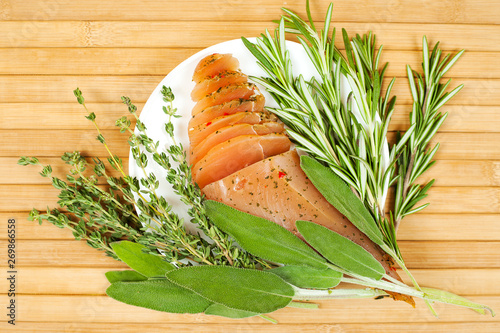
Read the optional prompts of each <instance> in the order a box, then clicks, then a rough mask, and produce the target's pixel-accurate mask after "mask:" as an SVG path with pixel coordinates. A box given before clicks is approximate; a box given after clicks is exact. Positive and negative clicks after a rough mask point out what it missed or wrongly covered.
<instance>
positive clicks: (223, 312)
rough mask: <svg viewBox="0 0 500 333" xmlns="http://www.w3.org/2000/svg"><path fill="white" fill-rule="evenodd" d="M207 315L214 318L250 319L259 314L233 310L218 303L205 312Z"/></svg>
mask: <svg viewBox="0 0 500 333" xmlns="http://www.w3.org/2000/svg"><path fill="white" fill-rule="evenodd" d="M205 314H207V315H213V316H221V317H226V318H234V319H240V318H248V317H253V316H258V315H259V314H258V313H255V312H250V311H243V310H236V309H231V308H228V307H227V306H225V305H222V304H218V303H214V304H212V305H210V306H209V307H208V308H207V309H206V310H205Z"/></svg>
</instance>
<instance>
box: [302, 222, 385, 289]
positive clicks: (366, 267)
mask: <svg viewBox="0 0 500 333" xmlns="http://www.w3.org/2000/svg"><path fill="white" fill-rule="evenodd" d="M296 225H297V229H298V230H299V232H300V234H301V235H302V236H303V237H304V239H305V240H306V242H307V243H308V244H310V245H311V246H312V247H313V248H314V249H316V251H318V252H319V253H320V254H321V255H322V256H323V257H325V258H326V259H327V260H328V261H330V262H331V263H332V264H334V265H335V266H338V267H340V268H342V269H345V270H346V271H348V272H352V273H355V274H358V275H361V276H365V277H369V278H372V279H374V280H380V279H381V278H382V277H383V276H384V274H385V270H384V268H383V267H382V265H381V264H380V263H379V262H378V261H377V260H376V259H375V258H374V257H373V256H372V255H371V254H370V253H369V252H368V251H366V250H365V249H363V248H362V247H361V246H360V245H358V244H356V243H354V242H352V241H350V240H348V239H347V238H345V237H342V236H340V235H339V234H337V233H336V232H333V231H331V230H330V229H328V228H326V227H323V226H321V225H318V224H316V223H313V222H308V221H297V223H296Z"/></svg>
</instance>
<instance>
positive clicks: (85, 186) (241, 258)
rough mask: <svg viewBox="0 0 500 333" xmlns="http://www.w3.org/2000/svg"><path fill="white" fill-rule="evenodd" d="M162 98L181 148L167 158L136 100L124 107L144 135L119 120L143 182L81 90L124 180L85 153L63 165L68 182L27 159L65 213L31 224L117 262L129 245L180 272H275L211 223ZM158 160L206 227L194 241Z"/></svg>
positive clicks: (34, 214) (37, 216) (34, 216)
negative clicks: (199, 267) (152, 167)
mask: <svg viewBox="0 0 500 333" xmlns="http://www.w3.org/2000/svg"><path fill="white" fill-rule="evenodd" d="M161 93H162V96H163V100H164V102H165V103H167V105H166V106H164V107H163V111H164V112H165V113H166V114H167V115H168V116H169V117H168V121H167V123H166V124H165V131H166V132H167V134H168V135H169V137H170V138H171V139H172V140H173V142H174V144H172V145H171V146H169V147H167V148H166V150H165V151H161V149H160V147H159V145H160V144H159V142H155V141H154V140H152V139H151V138H150V137H148V135H147V133H146V126H145V125H144V124H143V123H142V122H141V121H140V119H139V117H138V115H137V113H136V111H137V108H136V106H135V105H133V104H132V102H131V101H130V99H129V98H127V97H122V101H123V102H124V104H126V105H127V107H128V110H129V112H130V113H131V114H132V115H133V116H134V118H135V121H136V129H137V131H136V132H134V131H133V130H132V128H131V125H132V122H131V120H130V119H128V118H127V117H121V118H120V119H118V120H117V121H116V126H117V127H119V128H120V131H121V132H126V131H128V132H129V133H130V137H129V140H128V142H129V144H130V146H131V151H132V156H133V158H134V160H135V161H136V163H137V165H138V166H139V167H140V169H141V170H142V172H143V175H144V176H143V177H142V178H140V179H139V178H136V177H131V176H129V175H127V174H126V173H125V171H124V168H123V162H122V160H121V159H120V158H119V157H118V156H116V155H113V154H112V153H111V150H110V149H109V147H108V145H107V143H106V139H105V138H104V136H103V135H102V132H101V131H100V129H99V126H98V125H97V123H96V115H95V113H93V112H90V111H89V110H88V109H87V107H86V105H85V99H84V97H83V95H82V92H81V90H80V89H78V88H77V89H75V91H74V94H75V96H76V98H77V101H78V103H79V104H81V105H82V106H83V107H84V108H85V110H87V112H88V114H87V115H86V118H87V119H88V120H90V121H91V122H92V123H93V124H94V125H95V127H96V130H97V132H98V135H97V140H98V141H99V142H101V143H102V144H103V145H104V146H105V148H106V150H107V151H108V153H109V155H110V157H108V158H107V162H108V164H109V166H110V167H111V168H113V169H115V170H117V171H118V172H119V173H121V175H122V176H121V177H113V176H111V174H110V172H109V166H106V164H105V163H104V162H103V161H102V160H100V159H98V158H93V159H92V163H89V162H88V161H87V160H86V159H85V158H84V157H83V156H81V154H80V153H79V152H73V153H65V154H63V156H62V157H61V159H62V160H63V161H64V162H65V163H67V164H69V165H70V166H71V169H70V170H69V174H68V175H67V176H66V180H62V179H60V178H57V177H55V176H53V175H52V167H51V166H50V165H45V166H44V165H42V164H41V163H40V162H39V160H38V159H37V158H35V157H25V156H23V157H21V158H20V160H19V162H18V163H19V164H21V165H39V166H41V167H42V171H41V172H40V174H41V175H42V176H43V177H48V178H50V179H51V181H52V185H53V186H54V187H55V188H57V189H58V190H60V194H59V201H58V204H59V206H60V207H61V208H57V209H50V208H47V212H46V213H45V214H44V213H41V212H40V211H38V210H36V209H33V210H32V211H31V213H30V216H29V219H30V220H37V221H39V222H40V223H42V221H43V220H45V221H48V222H50V223H52V224H54V225H56V226H58V227H60V228H68V229H70V230H71V231H72V232H73V235H74V237H75V238H76V239H84V240H86V241H87V243H88V244H89V245H90V246H92V247H93V248H96V249H100V250H104V251H105V252H106V254H107V255H109V256H111V257H113V258H115V259H118V257H117V256H116V254H115V253H114V251H113V249H112V248H111V246H110V243H112V242H115V241H118V240H130V241H133V242H137V243H140V244H143V245H145V246H147V248H148V250H149V251H150V253H153V254H155V255H161V256H162V257H163V258H164V259H165V260H167V261H169V262H171V263H174V264H176V265H177V266H178V267H180V266H185V265H191V264H192V263H193V262H198V263H202V264H206V265H231V266H235V267H246V268H255V267H266V268H269V267H270V264H268V263H267V262H265V261H264V260H262V259H260V258H257V257H255V256H252V255H250V254H249V253H247V252H246V251H243V250H241V249H240V248H238V247H237V246H236V245H235V244H234V242H233V241H232V240H231V239H230V238H229V236H228V235H227V234H225V233H223V232H221V231H220V230H219V229H218V228H217V227H215V226H214V225H213V224H212V223H211V222H210V220H209V219H208V218H207V216H206V212H205V209H204V205H203V200H204V198H203V196H202V194H201V191H200V189H199V188H198V186H197V185H196V184H194V182H193V181H192V175H191V169H190V166H189V164H188V163H187V160H186V154H185V152H184V149H183V147H182V145H180V144H177V143H176V142H175V137H174V126H173V124H172V119H173V118H177V117H179V115H177V114H176V111H177V110H176V109H175V108H174V107H173V104H172V102H173V100H174V95H173V93H172V91H171V90H170V89H169V88H166V87H163V89H162V91H161ZM151 158H152V159H153V161H154V163H157V164H158V165H160V166H161V167H162V168H164V169H165V170H167V177H166V180H167V181H168V183H170V184H171V185H172V187H173V189H174V191H175V193H176V194H177V195H179V196H180V197H181V200H182V201H183V202H184V203H185V204H187V205H188V206H189V207H190V208H189V215H190V217H191V222H193V223H194V224H196V225H197V226H198V227H199V231H200V233H197V234H192V233H189V232H188V231H187V230H186V229H185V225H184V221H183V219H182V218H180V217H179V216H178V215H177V214H176V213H175V212H174V211H173V209H172V206H171V204H169V203H168V202H167V201H166V200H165V198H163V197H162V196H161V195H160V194H159V193H157V189H158V187H159V180H158V179H157V178H156V176H155V174H154V173H147V172H146V167H147V165H148V163H149V161H150V159H151ZM87 169H92V171H93V174H92V175H90V176H87V175H86V173H85V171H86V170H87ZM99 184H107V186H102V185H99ZM136 207H137V208H138V211H137V210H136ZM201 233H205V234H206V235H207V236H208V237H210V238H211V239H212V240H213V242H210V241H208V240H206V239H205V238H204V237H203V236H202V235H201ZM186 260H187V261H186Z"/></svg>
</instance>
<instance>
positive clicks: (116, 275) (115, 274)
mask: <svg viewBox="0 0 500 333" xmlns="http://www.w3.org/2000/svg"><path fill="white" fill-rule="evenodd" d="M105 275H106V278H107V279H108V281H109V283H115V282H118V281H122V282H127V281H144V280H147V279H148V278H147V277H146V276H144V275H142V274H141V273H137V272H136V271H109V272H106V274H105Z"/></svg>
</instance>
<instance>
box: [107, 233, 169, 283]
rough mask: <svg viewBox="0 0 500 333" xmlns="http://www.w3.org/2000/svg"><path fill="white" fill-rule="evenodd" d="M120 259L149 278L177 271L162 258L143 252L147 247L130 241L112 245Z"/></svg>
mask: <svg viewBox="0 0 500 333" xmlns="http://www.w3.org/2000/svg"><path fill="white" fill-rule="evenodd" d="M111 247H112V248H113V251H115V253H116V255H117V256H118V258H120V259H121V260H122V261H123V262H124V263H126V264H127V265H128V266H129V267H130V268H132V269H134V270H136V271H137V272H139V273H141V274H143V275H145V276H147V277H153V276H162V277H163V276H165V273H166V272H168V271H171V270H173V269H175V267H174V266H173V265H172V264H170V263H168V262H166V261H165V260H163V259H162V257H160V256H155V255H153V254H149V253H146V252H144V251H143V249H145V248H146V247H145V246H144V245H141V244H138V243H132V242H129V241H121V242H115V243H112V244H111Z"/></svg>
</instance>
